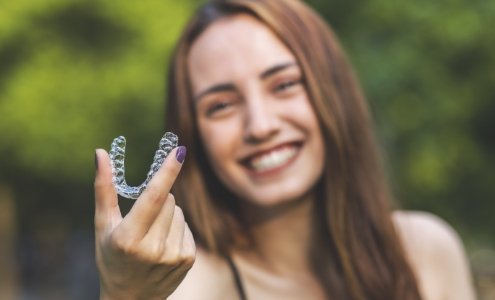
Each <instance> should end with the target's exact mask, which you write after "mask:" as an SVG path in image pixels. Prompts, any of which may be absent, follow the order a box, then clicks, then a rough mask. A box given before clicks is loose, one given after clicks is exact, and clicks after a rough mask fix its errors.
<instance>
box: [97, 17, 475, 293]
mask: <svg viewBox="0 0 495 300" xmlns="http://www.w3.org/2000/svg"><path fill="white" fill-rule="evenodd" d="M294 62H295V59H294V57H293V55H292V54H291V52H290V51H289V50H288V49H287V48H286V47H285V46H284V45H283V44H282V43H281V42H280V41H279V40H278V39H277V38H276V36H274V35H273V34H272V33H271V32H270V31H269V30H268V29H267V28H266V27H265V26H264V25H262V24H261V23H259V22H258V21H257V20H256V19H254V18H252V17H249V16H244V15H240V16H235V17H230V18H226V19H223V20H220V21H217V22H216V23H214V24H212V25H211V26H210V27H209V28H208V29H207V30H206V31H205V32H204V33H202V35H201V36H200V37H199V38H198V39H197V40H196V42H195V43H194V44H193V46H192V49H191V52H190V54H189V73H190V74H191V81H192V88H193V95H195V96H196V102H195V105H196V111H197V118H198V124H199V130H200V134H201V138H202V142H203V144H204V145H205V148H206V152H207V155H208V157H209V159H210V162H211V165H212V167H213V169H214V170H213V171H214V172H215V173H216V175H217V176H218V177H219V178H220V179H221V180H222V182H223V183H224V184H225V185H226V186H227V187H228V188H229V189H230V190H231V191H232V192H233V193H234V194H235V195H236V196H237V197H238V199H233V200H232V201H241V203H242V205H243V206H244V210H245V211H246V213H247V214H248V216H249V219H250V220H251V224H250V226H251V228H252V231H253V235H254V238H255V240H256V242H257V243H258V245H259V248H258V251H256V252H254V251H248V250H243V251H239V250H238V251H235V252H234V253H233V260H234V261H235V263H236V265H237V266H238V268H239V271H240V273H241V277H242V279H243V283H244V286H245V289H246V292H247V294H248V298H249V299H286V300H287V299H288V300H290V299H326V297H325V295H324V294H323V291H322V288H321V286H320V285H319V283H318V282H317V280H316V278H315V277H314V275H313V274H311V272H310V268H309V265H308V262H307V261H306V260H305V259H304V258H305V257H307V255H306V254H307V251H308V249H307V248H306V246H305V245H307V244H308V237H309V232H310V219H311V210H312V203H313V201H312V199H313V197H312V195H311V192H310V191H311V189H312V187H313V186H314V184H315V183H316V181H317V180H318V178H319V177H320V176H321V172H322V166H323V163H322V162H323V159H324V157H323V153H324V144H323V141H322V138H321V132H320V128H319V126H318V122H317V119H316V116H315V114H314V112H313V110H312V108H311V105H310V104H309V101H308V99H307V95H306V92H305V91H304V88H303V87H302V85H301V84H299V83H298V78H300V70H299V68H298V67H297V64H295V65H294V64H293V63H294ZM281 65H286V67H285V68H282V69H280V70H277V71H276V72H275V71H273V67H274V66H281ZM267 70H272V72H271V74H270V75H269V76H262V75H263V74H265V75H266V72H267ZM269 73H270V72H269ZM212 87H216V88H214V89H213V90H215V91H214V92H211V91H212ZM218 87H221V89H220V88H218ZM226 87H227V88H226ZM206 91H210V92H206ZM294 112H297V113H294ZM293 141H297V142H298V143H299V144H301V145H302V146H301V147H300V149H299V152H298V153H299V154H298V156H297V157H296V159H295V160H294V161H293V162H292V163H291V164H289V165H287V166H286V167H284V168H282V169H280V170H278V171H277V172H272V173H270V174H268V175H266V174H263V175H260V174H256V173H255V174H253V173H252V172H249V171H248V170H246V168H245V167H244V166H243V165H242V164H241V163H240V161H242V159H243V158H245V157H246V156H250V155H252V154H253V153H259V151H265V150H267V149H272V148H273V147H276V146H278V145H280V144H281V143H282V144H283V143H286V142H293ZM97 154H98V159H99V160H100V161H99V171H98V174H97V177H96V182H95V188H96V215H95V224H96V241H97V264H98V268H99V271H100V276H101V282H102V299H103V298H105V299H153V297H155V296H157V297H160V296H161V299H163V298H166V297H167V296H169V295H170V293H171V292H172V291H173V290H174V289H175V288H176V287H177V286H178V288H177V289H176V290H175V292H173V294H172V295H170V296H169V297H168V299H172V300H177V299H178V300H182V299H206V300H208V299H212V300H213V299H215V300H218V299H238V294H237V290H236V287H235V283H234V280H233V276H232V273H231V271H230V269H229V267H228V265H227V263H226V262H225V261H224V260H223V259H221V258H219V257H217V256H215V255H213V254H210V253H207V252H205V251H204V250H202V249H201V248H199V249H197V253H196V256H194V251H193V250H194V240H193V239H192V235H191V234H190V231H189V230H188V227H187V224H186V223H185V222H184V219H183V216H182V213H181V212H180V210H179V209H178V208H175V204H174V203H173V196H171V195H170V194H169V190H170V186H171V185H172V183H173V181H174V180H175V177H176V176H177V173H178V172H179V170H180V164H178V163H177V162H176V161H174V160H173V159H171V157H172V156H173V155H170V156H169V157H168V158H167V160H166V162H165V163H164V166H163V170H164V171H163V172H162V170H160V172H161V173H159V174H157V176H158V175H159V176H160V178H159V179H156V177H155V178H154V179H153V181H152V183H151V184H150V185H151V187H150V189H152V192H150V193H143V195H142V197H141V198H142V199H141V198H140V199H138V200H137V201H136V203H135V205H134V207H133V208H132V210H131V212H130V213H129V214H128V215H127V216H126V217H125V218H123V219H122V217H121V216H120V212H119V211H118V204H117V200H116V196H115V192H114V191H113V188H112V187H111V176H110V169H109V164H108V157H107V155H106V153H104V151H103V150H98V152H97ZM294 174H297V176H294ZM164 182H165V184H164ZM172 207H173V209H172ZM133 211H137V212H133ZM158 211H160V213H158ZM392 218H393V221H394V222H395V224H396V226H397V230H398V233H399V236H400V238H401V240H402V243H403V245H404V248H405V249H406V254H407V257H408V259H409V261H410V263H411V266H412V267H413V270H414V271H415V273H416V275H417V278H418V282H419V286H420V289H421V293H422V295H423V297H424V299H425V300H430V299H431V300H433V299H435V300H442V299H445V300H456V299H459V300H461V299H462V300H469V299H474V292H473V286H472V283H471V277H470V274H469V268H468V264H467V261H466V258H465V255H464V250H463V248H462V243H461V241H460V240H459V238H458V237H457V235H456V233H455V231H454V230H453V229H452V228H451V227H449V226H448V225H447V224H446V223H445V222H443V221H442V220H440V219H438V218H437V217H434V216H432V215H429V214H425V213H415V212H396V213H394V214H393V215H392ZM174 224H175V225H174ZM173 228H175V229H173ZM156 241H160V242H158V243H157V242H156ZM164 243H165V244H166V245H167V247H163V246H159V245H160V244H161V245H163V244H164ZM168 245H170V247H168ZM157 249H158V250H157ZM170 249H175V250H170ZM164 257H166V258H167V259H164ZM194 259H195V263H194V266H193V267H192V268H191V269H190V271H189V273H187V270H188V269H189V267H190V266H191V265H192V263H193V261H194ZM186 273H187V276H185V275H186ZM148 276H152V277H151V280H149V277H148ZM184 276H185V278H184ZM183 278H184V279H183ZM179 283H180V285H179Z"/></svg>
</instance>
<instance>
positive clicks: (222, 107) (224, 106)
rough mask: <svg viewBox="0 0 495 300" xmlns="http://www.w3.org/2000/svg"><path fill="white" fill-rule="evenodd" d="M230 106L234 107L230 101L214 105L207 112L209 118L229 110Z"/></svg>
mask: <svg viewBox="0 0 495 300" xmlns="http://www.w3.org/2000/svg"><path fill="white" fill-rule="evenodd" d="M230 106H232V103H231V102H229V101H223V102H216V103H213V104H212V105H210V106H209V107H208V109H207V110H206V115H207V116H212V115H214V114H218V113H220V112H221V111H224V110H226V109H228V108H229V107H230Z"/></svg>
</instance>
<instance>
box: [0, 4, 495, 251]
mask: <svg viewBox="0 0 495 300" xmlns="http://www.w3.org/2000/svg"><path fill="white" fill-rule="evenodd" d="M307 2H308V3H310V5H311V6H313V7H314V8H315V9H316V10H317V11H319V12H320V13H321V14H322V16H324V17H325V18H326V19H327V20H328V22H329V23H330V24H331V25H332V26H333V28H334V29H335V31H336V32H337V35H338V36H339V38H340V40H341V42H342V44H343V45H344V48H345V49H346V50H347V52H348V56H349V58H350V60H351V61H352V63H353V65H354V67H355V71H356V73H357V74H358V77H359V78H360V80H361V83H362V85H363V89H364V91H365V94H366V95H367V98H368V99H369V103H370V106H371V108H372V111H373V114H374V116H375V119H376V124H377V129H378V136H379V138H380V141H381V144H382V146H383V150H384V153H385V157H386V163H387V168H388V170H389V174H390V179H391V184H392V186H393V189H394V191H395V195H396V198H397V201H398V203H399V205H400V206H401V207H403V208H406V209H419V210H426V211H430V212H433V213H435V214H437V215H439V216H441V217H442V218H444V219H445V220H447V221H448V222H449V223H450V224H451V225H452V226H453V227H454V228H455V229H456V230H458V231H459V232H460V234H461V235H462V238H463V240H464V241H465V243H466V244H467V246H468V250H469V253H474V252H476V251H477V250H478V249H482V248H491V249H494V248H495V234H494V229H495V218H493V214H494V213H495V201H494V200H495V189H494V188H493V184H494V183H495V172H494V170H495V156H494V155H493V154H494V153H495V118H494V117H493V115H494V114H495V72H494V69H495V51H493V49H495V34H494V33H493V28H495V1H488V0H474V1H468V0H449V1H446V0H442V1H427V0H418V1H410V2H400V1H399V2H397V1H387V0H374V1H328V0H310V1H307ZM198 3H200V1H193V0H188V1H173V0H162V1H87V0H86V1H83V0H79V1H64V0H44V1H28V0H21V1H6V0H4V1H1V0H0V137H1V141H0V184H2V185H4V186H8V187H9V188H10V189H12V190H13V194H14V199H15V203H16V215H17V218H16V219H17V228H18V235H19V240H20V241H22V240H23V239H24V238H28V239H29V237H31V236H37V235H36V234H37V233H38V232H39V231H40V230H41V229H40V228H48V229H49V230H54V228H58V229H60V228H59V227H65V228H66V230H67V231H66V232H65V233H64V234H63V236H64V237H65V238H66V239H68V238H69V237H70V236H71V234H72V233H73V232H80V231H87V232H91V231H92V218H93V215H92V214H93V194H92V181H93V174H94V163H93V157H94V154H93V153H94V149H95V148H100V147H102V148H106V149H108V148H109V146H110V143H111V141H112V139H113V138H114V137H116V136H118V135H125V136H126V137H127V140H128V143H129V145H128V150H127V152H128V159H127V161H126V163H127V170H128V173H129V174H128V177H129V178H130V182H131V183H133V184H138V183H140V181H141V180H142V179H143V176H144V174H145V173H146V172H147V168H148V166H149V164H150V162H151V158H152V156H153V152H154V150H155V148H156V143H157V142H158V140H159V138H160V137H161V135H162V133H163V131H164V126H163V124H164V119H163V116H164V94H165V85H164V82H165V74H166V69H167V63H168V58H169V55H170V53H171V50H172V47H173V45H174V43H175V41H176V39H177V37H178V34H179V33H180V30H181V29H182V27H183V25H184V23H185V22H186V21H187V18H188V16H190V14H191V13H192V12H193V10H194V8H195V7H196V6H197V5H198ZM0 200H1V199H0ZM124 201H125V200H124ZM46 224H51V225H47V226H45V225H46ZM44 226H45V227H44ZM49 230H48V232H50V231H49ZM61 240H64V239H63V238H62V239H61ZM0 243H2V241H1V240H0Z"/></svg>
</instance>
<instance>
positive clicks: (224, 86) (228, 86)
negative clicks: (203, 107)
mask: <svg viewBox="0 0 495 300" xmlns="http://www.w3.org/2000/svg"><path fill="white" fill-rule="evenodd" d="M294 66H297V64H296V63H295V62H293V61H290V62H285V63H281V64H277V65H275V66H273V67H271V68H269V69H267V70H265V71H263V73H261V75H260V78H261V79H266V78H268V77H270V76H272V75H273V74H276V73H278V72H280V71H282V70H285V69H287V68H290V67H294ZM235 90H236V88H235V86H234V85H233V84H232V83H221V84H217V85H214V86H211V87H209V88H207V89H206V90H204V91H202V92H201V93H199V94H198V95H197V96H195V97H194V99H195V102H198V101H199V100H200V99H201V98H203V97H204V96H206V95H207V94H212V93H218V92H230V91H235Z"/></svg>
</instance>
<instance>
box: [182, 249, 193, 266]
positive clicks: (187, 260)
mask: <svg viewBox="0 0 495 300" xmlns="http://www.w3.org/2000/svg"><path fill="white" fill-rule="evenodd" d="M195 261H196V254H195V253H184V254H183V255H182V256H181V265H183V266H185V267H187V268H190V267H192V265H193V264H194V262H195Z"/></svg>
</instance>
